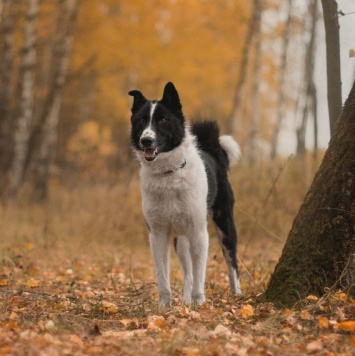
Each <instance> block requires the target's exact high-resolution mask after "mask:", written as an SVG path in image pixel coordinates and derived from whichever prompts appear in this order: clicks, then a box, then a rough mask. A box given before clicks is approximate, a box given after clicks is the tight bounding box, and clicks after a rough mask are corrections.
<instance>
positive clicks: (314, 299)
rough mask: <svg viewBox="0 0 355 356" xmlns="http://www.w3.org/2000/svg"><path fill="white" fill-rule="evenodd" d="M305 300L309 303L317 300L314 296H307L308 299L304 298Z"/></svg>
mask: <svg viewBox="0 0 355 356" xmlns="http://www.w3.org/2000/svg"><path fill="white" fill-rule="evenodd" d="M306 299H307V300H308V301H310V302H316V301H317V300H318V299H319V298H318V297H317V296H315V295H312V294H311V295H309V296H308V297H306Z"/></svg>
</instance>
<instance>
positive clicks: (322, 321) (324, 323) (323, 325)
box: [318, 316, 329, 329]
mask: <svg viewBox="0 0 355 356" xmlns="http://www.w3.org/2000/svg"><path fill="white" fill-rule="evenodd" d="M328 327H329V320H328V318H326V317H325V316H321V317H320V318H319V319H318V328H319V329H327V328H328Z"/></svg>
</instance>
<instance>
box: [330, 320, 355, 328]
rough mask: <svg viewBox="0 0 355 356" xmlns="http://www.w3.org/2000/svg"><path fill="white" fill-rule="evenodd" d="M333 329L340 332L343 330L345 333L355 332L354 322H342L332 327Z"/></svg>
mask: <svg viewBox="0 0 355 356" xmlns="http://www.w3.org/2000/svg"><path fill="white" fill-rule="evenodd" d="M334 329H341V330H345V331H355V321H354V320H348V321H343V322H341V323H338V324H336V325H334Z"/></svg>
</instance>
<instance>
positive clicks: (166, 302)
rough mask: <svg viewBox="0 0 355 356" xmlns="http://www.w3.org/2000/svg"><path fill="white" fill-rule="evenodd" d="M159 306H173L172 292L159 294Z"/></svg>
mask: <svg viewBox="0 0 355 356" xmlns="http://www.w3.org/2000/svg"><path fill="white" fill-rule="evenodd" d="M159 308H171V294H163V295H160V296H159Z"/></svg>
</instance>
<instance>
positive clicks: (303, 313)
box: [300, 309, 313, 320]
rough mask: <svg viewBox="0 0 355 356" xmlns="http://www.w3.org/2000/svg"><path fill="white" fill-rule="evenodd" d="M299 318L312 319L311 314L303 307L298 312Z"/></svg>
mask: <svg viewBox="0 0 355 356" xmlns="http://www.w3.org/2000/svg"><path fill="white" fill-rule="evenodd" d="M300 318H301V319H302V320H313V316H312V315H311V314H310V313H309V311H308V310H307V309H303V310H302V311H301V313H300Z"/></svg>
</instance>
